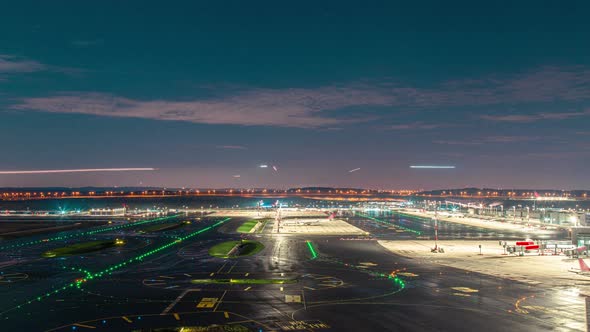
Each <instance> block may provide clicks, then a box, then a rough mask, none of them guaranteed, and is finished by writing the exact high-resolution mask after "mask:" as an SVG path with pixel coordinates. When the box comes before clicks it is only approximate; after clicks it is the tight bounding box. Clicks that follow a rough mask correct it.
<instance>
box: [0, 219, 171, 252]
mask: <svg viewBox="0 0 590 332" xmlns="http://www.w3.org/2000/svg"><path fill="white" fill-rule="evenodd" d="M178 216H179V215H173V216H167V217H161V218H156V219H149V220H143V221H138V222H134V223H128V224H124V225H119V226H111V227H106V228H100V229H95V230H92V231H86V232H81V233H76V234H70V235H63V236H55V237H51V238H47V239H43V240H35V241H29V242H25V243H17V244H12V245H7V246H4V247H0V250H6V249H12V248H18V247H23V246H30V245H34V244H39V243H43V242H51V241H59V240H65V239H72V238H76V237H80V236H84V235H93V234H97V233H103V232H108V231H112V230H117V229H123V228H127V227H132V226H137V225H144V224H148V223H152V222H157V221H162V220H167V219H171V218H176V217H178Z"/></svg>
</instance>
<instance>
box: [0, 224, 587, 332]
mask: <svg viewBox="0 0 590 332" xmlns="http://www.w3.org/2000/svg"><path fill="white" fill-rule="evenodd" d="M198 218H200V219H198ZM339 218H341V219H343V220H347V221H348V222H349V223H350V224H351V225H353V226H355V227H358V228H359V229H362V230H363V231H365V232H369V233H370V234H369V235H366V236H365V235H338V236H334V235H331V236H327V235H309V234H307V235H299V234H280V233H279V234H276V233H273V232H272V230H273V227H272V226H271V225H267V226H265V227H264V228H263V229H262V230H261V233H252V234H238V233H237V232H236V229H237V228H238V227H239V226H240V225H241V224H242V223H243V222H244V221H246V220H248V219H247V218H239V217H233V218H224V217H222V216H214V217H207V216H201V215H200V214H199V215H189V216H184V215H183V216H179V217H170V218H168V219H155V220H151V219H150V220H145V221H142V222H144V223H143V224H141V225H140V224H137V223H136V224H121V225H119V224H117V225H103V226H98V227H94V228H88V229H83V230H72V231H66V232H61V233H56V234H43V235H35V236H30V237H26V238H19V239H17V240H10V241H2V242H0V247H2V248H3V249H2V251H1V252H0V294H2V296H1V297H0V329H1V330H2V331H100V330H109V331H133V330H145V331H149V330H150V329H154V330H155V329H166V331H170V330H174V329H175V328H177V329H180V327H194V330H195V331H207V330H210V331H296V330H302V331H303V330H305V331H323V330H326V331H329V330H330V331H473V330H483V331H586V310H585V297H583V296H580V295H579V294H578V292H577V291H576V289H575V287H568V286H560V287H539V286H538V285H531V284H527V283H523V282H518V281H514V280H507V279H503V278H498V277H493V276H488V275H484V274H478V273H473V272H469V271H465V270H461V269H456V268H452V267H445V266H440V265H436V264H424V263H423V262H420V261H419V260H414V259H411V258H407V257H403V256H397V255H395V254H392V253H391V252H389V251H388V250H387V249H385V248H384V247H382V246H381V245H379V244H378V242H377V239H379V240H382V239H391V240H403V239H413V240H415V239H424V238H429V237H431V236H432V234H430V233H431V232H432V230H433V226H432V224H431V221H430V220H427V219H420V218H412V219H408V218H400V217H399V216H395V215H368V214H357V215H346V216H341V217H339ZM347 218H348V219H347ZM182 220H190V221H191V224H190V225H188V226H186V227H183V228H180V229H174V230H170V231H166V232H160V233H141V232H139V230H140V229H141V228H142V226H143V225H145V226H149V225H152V224H156V223H175V222H179V221H182ZM119 226H121V227H119ZM439 236H441V237H446V238H448V239H451V238H485V239H489V240H491V239H512V238H522V237H523V236H526V234H522V233H519V232H499V231H495V230H493V231H491V230H485V229H478V228H474V227H470V226H467V225H458V224H441V225H439ZM552 236H553V237H555V238H560V237H563V234H561V233H555V234H553V235H552ZM111 238H122V239H124V240H125V241H126V244H125V245H124V246H122V247H117V248H112V249H107V250H104V251H101V252H96V253H91V254H87V255H80V256H68V257H62V258H42V257H41V253H42V252H44V251H46V250H49V249H51V248H55V247H62V246H64V245H66V244H71V243H77V242H82V241H92V240H102V239H111ZM240 238H245V239H252V240H256V241H259V242H261V243H263V244H264V246H265V248H264V250H263V251H261V252H260V253H258V254H256V255H254V256H248V257H240V258H235V259H221V258H214V257H211V256H209V255H208V249H209V248H210V247H212V246H213V245H215V244H217V243H219V242H223V241H229V240H239V239H240ZM7 262H10V263H7ZM2 264H4V265H2ZM207 280H209V281H207ZM238 280H239V281H238ZM244 280H245V281H244ZM270 281H272V283H271V282H270ZM279 282H281V283H279Z"/></svg>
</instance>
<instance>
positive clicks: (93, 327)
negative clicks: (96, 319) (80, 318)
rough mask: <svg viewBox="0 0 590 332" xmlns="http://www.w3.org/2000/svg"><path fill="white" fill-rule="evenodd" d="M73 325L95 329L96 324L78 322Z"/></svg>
mask: <svg viewBox="0 0 590 332" xmlns="http://www.w3.org/2000/svg"><path fill="white" fill-rule="evenodd" d="M74 325H76V326H79V327H84V328H87V329H95V328H96V326H92V325H85V324H80V323H76V324H74Z"/></svg>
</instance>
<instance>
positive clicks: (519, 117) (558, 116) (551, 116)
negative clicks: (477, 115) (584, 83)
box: [481, 109, 590, 122]
mask: <svg viewBox="0 0 590 332" xmlns="http://www.w3.org/2000/svg"><path fill="white" fill-rule="evenodd" d="M587 115H590V109H589V110H585V111H581V112H561V113H560V112H554V113H534V114H505V115H503V114H500V115H489V114H486V115H482V116H481V118H482V119H484V120H488V121H496V122H535V121H541V120H567V119H572V118H577V117H581V116H587Z"/></svg>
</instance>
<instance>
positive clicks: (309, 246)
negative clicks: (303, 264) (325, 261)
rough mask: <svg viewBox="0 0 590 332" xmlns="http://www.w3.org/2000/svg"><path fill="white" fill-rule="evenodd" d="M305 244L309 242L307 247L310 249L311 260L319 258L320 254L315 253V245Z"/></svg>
mask: <svg viewBox="0 0 590 332" xmlns="http://www.w3.org/2000/svg"><path fill="white" fill-rule="evenodd" d="M305 242H307V247H308V248H309V252H311V259H316V258H318V253H317V252H316V251H315V248H314V247H313V244H311V241H305Z"/></svg>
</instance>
